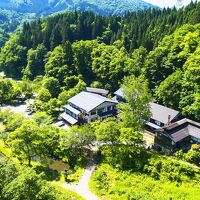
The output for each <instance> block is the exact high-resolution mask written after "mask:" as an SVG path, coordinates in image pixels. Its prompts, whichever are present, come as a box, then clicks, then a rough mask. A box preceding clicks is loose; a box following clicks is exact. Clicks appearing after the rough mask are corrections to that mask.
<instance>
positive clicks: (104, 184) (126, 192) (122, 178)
mask: <svg viewBox="0 0 200 200" xmlns="http://www.w3.org/2000/svg"><path fill="white" fill-rule="evenodd" d="M90 187H91V189H92V190H93V191H94V192H95V193H96V194H97V195H99V196H101V199H105V200H111V199H112V200H120V199H124V200H128V199H134V200H155V199H162V200H169V199H179V200H194V199H195V200H199V199H200V197H199V191H200V184H199V181H191V182H183V183H182V184H177V182H170V181H167V180H155V179H153V178H151V177H149V176H148V175H146V174H141V173H136V172H130V171H120V170H118V169H115V168H113V167H111V166H110V165H108V164H102V165H101V166H100V167H99V168H98V169H97V171H96V172H95V173H94V175H93V177H92V180H91V182H90Z"/></svg>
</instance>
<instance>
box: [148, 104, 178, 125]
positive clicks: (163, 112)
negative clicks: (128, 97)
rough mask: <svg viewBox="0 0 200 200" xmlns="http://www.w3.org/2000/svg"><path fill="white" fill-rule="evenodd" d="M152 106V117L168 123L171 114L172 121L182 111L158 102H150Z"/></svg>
mask: <svg viewBox="0 0 200 200" xmlns="http://www.w3.org/2000/svg"><path fill="white" fill-rule="evenodd" d="M150 108H151V113H152V116H151V118H152V119H154V120H157V121H159V122H162V123H163V124H167V123H168V121H169V116H170V121H172V120H173V119H174V118H175V117H177V116H178V115H179V114H180V112H179V111H177V110H173V109H171V108H168V107H165V106H162V105H160V104H157V103H150Z"/></svg>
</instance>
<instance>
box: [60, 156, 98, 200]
mask: <svg viewBox="0 0 200 200" xmlns="http://www.w3.org/2000/svg"><path fill="white" fill-rule="evenodd" d="M95 167H96V164H95V162H94V160H93V159H90V160H89V161H88V163H87V166H86V168H85V170H84V173H83V175H82V177H81V179H80V181H79V182H78V184H67V183H65V184H62V187H63V188H65V189H68V190H71V191H73V192H76V193H77V194H79V195H81V196H82V197H83V198H85V199H86V200H99V198H98V197H97V196H96V195H95V194H93V193H92V192H91V191H90V189H89V186H88V183H89V180H90V178H91V176H92V173H93V172H94V170H95Z"/></svg>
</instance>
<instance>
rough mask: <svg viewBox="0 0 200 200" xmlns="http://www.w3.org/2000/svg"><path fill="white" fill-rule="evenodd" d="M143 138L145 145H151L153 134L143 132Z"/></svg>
mask: <svg viewBox="0 0 200 200" xmlns="http://www.w3.org/2000/svg"><path fill="white" fill-rule="evenodd" d="M142 134H143V138H144V141H145V142H146V144H147V146H151V145H153V144H154V138H155V136H154V135H153V134H151V133H149V132H147V131H145V132H143V133H142Z"/></svg>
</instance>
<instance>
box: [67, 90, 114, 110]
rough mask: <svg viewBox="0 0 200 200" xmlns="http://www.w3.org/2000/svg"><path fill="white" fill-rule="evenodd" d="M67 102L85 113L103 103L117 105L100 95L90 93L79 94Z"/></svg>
mask: <svg viewBox="0 0 200 200" xmlns="http://www.w3.org/2000/svg"><path fill="white" fill-rule="evenodd" d="M68 102H69V103H72V104H74V105H76V106H77V107H79V108H81V109H83V110H85V111H86V112H90V111H91V110H93V109H94V108H96V107H98V106H99V105H101V104H102V103H104V102H110V103H113V104H117V102H116V101H113V100H111V99H108V98H106V97H103V96H101V95H98V94H94V93H90V92H80V93H79V94H77V95H76V96H74V97H72V98H71V99H69V101H68Z"/></svg>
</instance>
